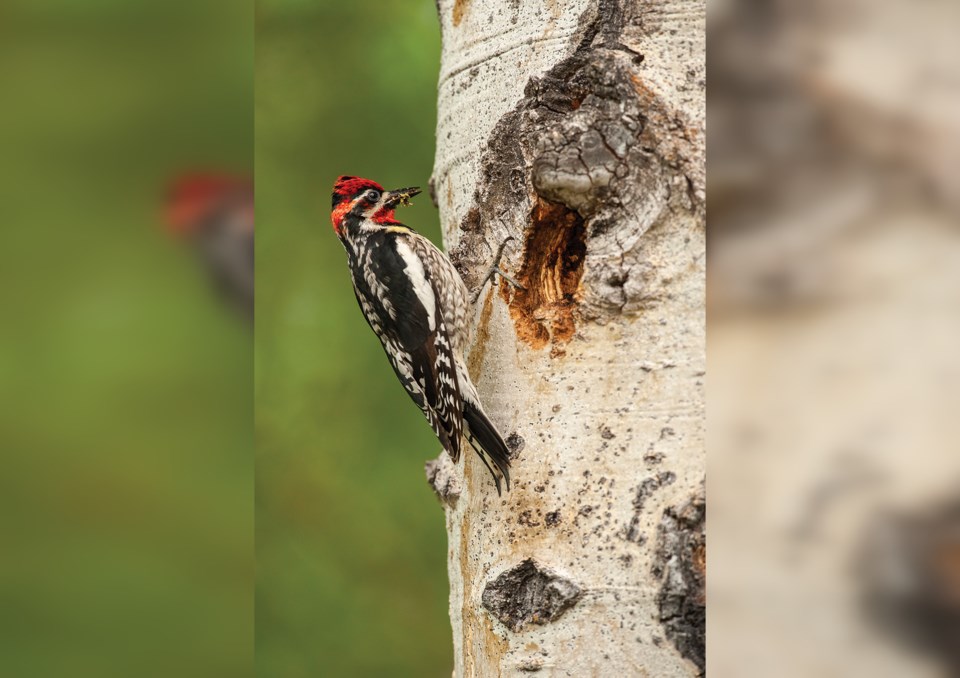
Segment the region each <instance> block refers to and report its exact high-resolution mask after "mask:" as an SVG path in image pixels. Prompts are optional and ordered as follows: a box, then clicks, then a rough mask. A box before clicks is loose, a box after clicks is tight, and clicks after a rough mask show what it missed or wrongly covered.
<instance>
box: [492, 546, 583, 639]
mask: <svg viewBox="0 0 960 678" xmlns="http://www.w3.org/2000/svg"><path fill="white" fill-rule="evenodd" d="M580 593H581V591H580V587H579V586H577V585H576V584H574V583H573V582H572V581H570V580H569V579H567V578H565V577H562V576H560V575H559V574H557V573H555V572H552V571H551V570H548V569H546V568H543V567H541V566H540V565H538V564H537V563H535V562H534V561H533V560H531V559H527V560H524V561H523V562H522V563H520V564H519V565H517V566H516V567H514V568H512V569H509V570H506V571H505V572H503V573H501V574H500V575H499V576H498V577H497V578H496V579H494V580H493V581H491V582H488V583H487V585H486V586H485V587H484V589H483V595H482V597H481V602H482V603H483V607H484V608H485V609H486V610H487V611H488V612H489V613H490V614H492V615H493V616H494V617H496V618H497V619H498V620H500V621H501V622H502V623H503V624H504V625H505V626H507V628H509V629H510V630H512V631H514V632H517V631H519V630H520V629H522V628H523V627H524V626H526V625H527V624H548V623H550V622H552V621H554V620H555V619H557V618H559V617H560V616H561V615H562V614H563V613H564V612H566V611H567V610H568V609H570V608H571V607H573V605H575V604H576V602H577V600H578V599H579V598H580Z"/></svg>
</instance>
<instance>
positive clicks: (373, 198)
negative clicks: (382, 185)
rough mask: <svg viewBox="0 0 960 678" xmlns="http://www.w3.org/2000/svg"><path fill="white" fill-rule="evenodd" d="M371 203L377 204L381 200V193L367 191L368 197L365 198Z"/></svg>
mask: <svg viewBox="0 0 960 678" xmlns="http://www.w3.org/2000/svg"><path fill="white" fill-rule="evenodd" d="M364 197H365V198H366V199H367V200H368V201H369V202H377V201H378V200H379V199H380V191H376V190H374V189H372V188H371V189H370V190H369V191H367V194H366V196H364Z"/></svg>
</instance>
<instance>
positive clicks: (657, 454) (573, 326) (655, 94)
mask: <svg viewBox="0 0 960 678" xmlns="http://www.w3.org/2000/svg"><path fill="white" fill-rule="evenodd" d="M438 10H439V14H440V21H441V24H442V32H443V56H442V67H441V73H440V84H439V120H438V126H437V156H436V164H435V168H434V176H433V179H432V180H431V188H432V195H433V199H434V201H435V202H436V203H437V205H438V207H439V209H440V216H441V221H442V225H443V232H444V239H445V244H446V247H447V249H448V251H449V252H450V253H451V255H452V256H453V257H454V260H455V262H456V263H457V265H458V268H459V269H460V271H461V274H462V275H463V276H464V279H465V280H466V281H467V283H468V285H469V286H472V287H473V288H474V289H475V288H476V286H477V285H478V284H479V283H480V278H481V277H482V273H483V272H484V270H485V269H486V268H487V266H488V265H489V264H490V261H491V260H492V258H493V255H494V253H495V251H496V250H497V248H498V246H499V245H500V243H502V242H503V241H505V240H506V239H507V238H508V237H511V236H512V237H513V238H514V239H515V240H514V242H512V243H510V245H509V246H508V248H507V250H506V252H507V254H506V256H505V257H504V261H503V266H504V268H506V269H507V270H509V271H511V272H512V274H513V275H514V276H515V277H517V278H518V279H519V281H520V282H521V283H522V284H523V285H524V287H525V288H526V289H525V290H522V291H520V290H513V289H512V288H510V287H509V286H506V285H504V284H502V283H501V284H498V286H497V287H494V286H493V285H489V284H488V285H487V286H486V287H485V288H484V289H483V290H482V294H481V296H480V300H479V302H478V310H477V316H476V323H477V327H476V341H475V345H474V348H473V351H472V354H471V355H470V356H469V362H470V368H471V372H472V374H473V377H474V380H475V382H476V383H477V386H478V388H479V390H480V395H481V398H482V399H483V401H484V404H485V407H486V409H487V412H488V413H489V415H490V416H491V418H492V419H493V420H494V422H495V423H496V424H497V426H498V427H499V428H500V430H501V432H502V433H503V434H504V435H505V436H506V437H507V439H508V444H510V446H511V447H512V448H513V450H514V456H515V458H514V461H513V473H512V476H513V490H512V491H511V492H510V493H509V494H506V493H505V494H504V496H503V498H498V497H497V494H496V492H495V491H494V488H493V484H492V482H491V480H490V477H489V475H488V473H487V471H486V469H485V468H484V467H483V465H482V463H481V461H480V460H479V459H478V458H477V457H476V456H475V455H473V454H469V453H466V454H465V455H464V457H465V458H464V461H463V462H462V463H461V464H460V465H459V466H457V467H456V468H453V467H451V466H450V464H449V463H448V462H446V461H444V460H443V459H441V460H438V461H437V462H431V464H429V465H428V467H429V472H430V473H429V475H430V478H431V482H432V484H433V486H434V488H435V489H436V490H437V492H438V494H439V495H440V496H441V499H442V500H443V501H444V506H445V510H446V520H447V529H448V533H449V575H450V585H451V595H450V618H451V623H452V626H453V638H454V649H455V654H454V656H455V666H454V675H456V676H481V677H487V676H498V675H504V676H510V675H517V674H524V675H526V674H527V673H529V672H540V673H541V674H542V675H548V676H549V675H557V676H588V675H601V676H634V675H640V676H643V675H648V676H652V677H656V678H667V677H670V676H692V675H697V674H698V673H701V672H702V670H703V641H704V629H703V619H704V599H703V576H704V568H705V536H704V535H705V532H704V526H705V507H704V495H703V484H704V472H705V471H704V469H705V450H704V428H705V423H704V374H705V337H704V308H705V286H704V277H705V276H704V266H705V261H704V252H705V231H704V204H705V179H704V176H705V164H704V146H705V144H704V132H705V129H704V119H705V64H704V40H705V4H704V2H702V1H700V0H692V1H685V0H675V1H672V2H670V1H662V2H640V1H639V0H619V1H618V0H575V1H568V2H560V1H559V0H524V1H523V2H521V1H520V0H440V1H439V3H438Z"/></svg>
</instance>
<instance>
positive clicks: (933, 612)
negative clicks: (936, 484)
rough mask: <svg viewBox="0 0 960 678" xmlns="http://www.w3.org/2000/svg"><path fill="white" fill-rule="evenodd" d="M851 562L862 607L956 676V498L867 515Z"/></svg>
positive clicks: (959, 649)
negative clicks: (858, 575) (855, 557)
mask: <svg viewBox="0 0 960 678" xmlns="http://www.w3.org/2000/svg"><path fill="white" fill-rule="evenodd" d="M862 541H863V545H862V546H861V548H860V553H859V554H858V562H857V563H856V564H855V567H856V570H855V571H856V572H858V573H861V574H862V577H861V586H862V589H861V598H862V606H863V612H864V613H865V616H866V617H867V618H868V619H869V620H870V623H872V624H874V625H876V626H877V627H878V628H880V629H881V630H883V631H884V632H885V633H887V634H888V635H889V637H891V638H893V639H895V640H896V641H897V642H900V643H901V644H903V645H904V646H906V647H910V648H913V649H917V650H920V651H921V652H925V653H926V654H928V655H930V656H932V657H934V658H936V659H937V660H938V661H940V662H942V664H943V665H944V667H945V668H946V669H947V673H948V674H949V675H951V676H960V644H958V643H957V639H958V638H960V501H957V500H955V499H953V500H950V501H947V502H944V503H936V504H934V505H932V506H926V507H924V508H922V509H919V510H915V511H914V512H912V513H892V512H890V511H884V512H881V513H880V514H878V515H877V516H875V517H874V518H873V520H871V522H870V523H869V525H868V528H867V530H866V533H865V535H864V537H863V540H862Z"/></svg>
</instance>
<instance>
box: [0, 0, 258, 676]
mask: <svg viewBox="0 0 960 678" xmlns="http://www.w3.org/2000/svg"><path fill="white" fill-rule="evenodd" d="M253 24H254V11H253V3H252V1H247V0H216V1H211V0H207V1H204V2H195V1H191V2H186V1H181V2H177V1H167V2H146V3H144V2H141V3H131V2H128V1H127V0H89V1H86V2H76V1H72V2H68V1H66V0H60V1H49V2H26V1H21V2H13V1H7V2H4V3H3V4H2V5H0V92H2V94H3V105H2V106H0V148H2V149H3V153H2V155H0V216H2V221H3V228H2V229H0V234H2V235H0V276H2V281H0V282H2V284H0V304H2V308H3V311H4V314H3V318H4V320H3V323H2V329H0V405H2V407H0V448H2V450H3V460H4V465H3V473H2V474H0V502H2V508H0V535H2V540H3V543H2V548H0V674H2V675H4V676H11V677H14V676H15V677H17V678H22V677H30V676H38V677H42V678H51V677H55V676H71V677H73V676H95V677H97V678H104V677H113V676H116V677H118V678H129V677H130V676H140V677H144V676H156V677H158V678H161V677H162V678H169V677H170V676H223V677H224V678H227V677H230V678H234V677H237V676H248V675H252V674H253V647H252V640H253V583H254V559H253V556H254V553H253V491H252V488H253V442H252V441H253V426H252V418H253V412H252V402H253V375H252V367H251V366H252V361H253V347H252V336H251V332H250V328H249V327H247V326H245V325H244V324H243V322H242V320H240V319H239V318H237V317H235V316H234V315H233V314H232V313H230V312H229V310H228V309H225V308H222V307H221V305H220V304H219V303H218V300H217V298H216V297H215V296H214V295H213V294H212V293H211V290H210V287H209V285H208V281H207V279H206V277H205V275H204V274H203V272H202V271H201V269H200V268H199V266H198V265H197V261H195V260H194V258H193V256H191V255H192V253H191V252H190V251H188V249H187V248H185V247H184V246H183V243H179V242H175V241H174V240H173V239H172V238H170V237H168V235H167V234H166V233H165V232H164V231H163V228H162V226H161V224H160V219H159V212H160V204H161V200H162V196H163V193H164V191H165V185H166V184H167V182H168V181H169V180H170V178H171V176H172V175H173V174H176V173H178V172H181V171H183V170H185V169H191V168H195V167H204V168H226V169H230V170H234V171H244V170H246V171H251V169H252V162H253V115H252V111H253V81H252V80H253V79H252V77H251V74H252V72H253V66H254V60H253V53H254V49H253Z"/></svg>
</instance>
